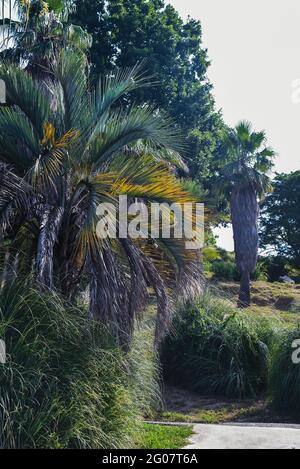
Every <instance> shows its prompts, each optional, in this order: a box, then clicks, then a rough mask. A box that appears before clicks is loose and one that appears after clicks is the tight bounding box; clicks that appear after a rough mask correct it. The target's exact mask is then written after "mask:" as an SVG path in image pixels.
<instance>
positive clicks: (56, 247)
mask: <svg viewBox="0 0 300 469" xmlns="http://www.w3.org/2000/svg"><path fill="white" fill-rule="evenodd" d="M53 73H54V74H55V77H56V82H57V83H58V85H59V88H58V89H57V95H58V96H59V97H60V103H59V105H58V106H57V110H56V112H52V110H51V103H50V101H49V99H48V98H47V96H45V95H44V94H43V93H42V92H41V90H40V88H38V87H36V86H35V82H34V81H33V79H32V77H31V75H30V74H28V73H27V72H25V71H24V70H21V69H20V68H18V67H17V66H14V65H1V66H0V79H2V80H4V81H5V84H6V91H7V97H8V102H9V103H10V106H6V107H4V108H0V160H1V162H2V163H1V166H0V229H1V238H2V240H3V241H5V242H7V241H9V242H10V243H9V245H8V253H7V256H6V263H7V265H8V267H11V268H13V269H14V270H17V271H19V270H20V269H23V270H24V271H26V272H27V273H28V272H30V270H31V269H32V268H33V262H32V261H33V259H34V271H35V273H36V279H37V281H38V283H39V284H40V285H41V286H43V288H50V289H52V288H53V287H56V288H58V289H60V290H61V291H62V293H63V294H64V295H65V296H67V297H69V298H71V297H74V295H76V293H77V291H78V287H80V288H81V289H86V288H87V287H88V288H89V291H90V294H89V298H90V315H91V317H93V318H95V319H97V320H100V321H102V322H103V323H105V324H106V325H110V327H111V329H112V333H114V335H115V336H116V337H117V339H118V340H119V343H120V344H121V345H123V346H124V347H127V346H128V344H129V343H130V339H131V336H132V331H133V327H134V322H135V318H136V317H137V315H138V314H139V313H140V312H141V311H143V309H144V307H145V304H146V301H147V287H148V286H149V285H151V286H153V289H154V291H155V293H156V295H157V300H158V316H157V328H156V338H157V340H158V339H159V338H160V337H161V336H162V334H163V332H164V331H165V329H166V327H167V325H168V321H169V318H170V313H171V304H172V301H171V299H170V295H169V292H170V291H174V292H176V297H178V296H180V295H181V294H183V295H185V296H186V295H188V293H192V292H193V291H194V289H196V290H197V289H198V288H199V287H200V285H201V282H200V272H199V271H200V264H199V262H198V255H197V252H195V251H187V250H186V249H185V241H184V239H173V238H171V239H155V240H154V239H151V238H146V239H144V240H142V239H139V240H135V241H134V240H132V239H130V240H129V239H119V238H118V240H114V239H113V240H111V239H107V240H102V239H100V238H99V237H98V236H97V234H96V226H97V223H98V216H97V207H98V205H99V204H100V203H107V202H109V203H110V204H112V206H113V207H115V208H116V210H117V208H118V197H119V195H124V194H125V195H127V196H129V197H131V198H132V199H136V198H139V199H143V200H144V201H145V203H150V201H151V202H155V201H157V202H160V203H163V202H167V203H173V202H177V203H179V204H182V203H185V202H193V201H194V200H195V199H194V198H193V197H191V195H190V194H189V193H188V192H187V191H186V190H184V188H183V187H182V184H181V183H180V181H179V180H177V179H176V178H175V176H174V170H173V169H172V168H173V164H174V163H176V162H177V163H178V164H180V162H181V159H180V157H179V155H178V153H177V150H178V149H179V148H180V145H178V135H177V131H176V129H174V128H173V126H172V125H171V123H170V121H169V120H168V118H167V117H166V116H165V115H164V114H162V113H161V112H157V111H156V110H155V109H154V108H153V107H149V106H148V107H147V106H141V107H138V106H125V107H120V99H121V98H122V97H123V96H124V95H126V94H127V93H129V92H130V91H132V90H134V89H137V88H139V87H141V86H143V85H145V84H147V83H146V82H145V79H144V78H143V76H141V75H140V70H139V67H135V68H134V69H132V70H130V71H127V72H120V73H117V74H114V76H110V77H107V78H106V79H104V80H102V82H100V85H99V86H98V87H97V89H96V90H95V91H89V86H88V78H87V76H86V68H85V66H84V64H83V63H82V61H81V59H80V57H78V56H77V55H76V54H74V53H72V52H71V51H68V52H63V53H61V55H60V59H59V61H58V63H57V66H56V67H55V68H54V70H53ZM165 159H168V160H169V163H166V162H165ZM170 163H172V164H170ZM110 207H111V206H110ZM109 213H111V214H112V215H113V209H111V208H110V209H109ZM175 221H176V220H174V222H175ZM22 253H24V254H22Z"/></svg>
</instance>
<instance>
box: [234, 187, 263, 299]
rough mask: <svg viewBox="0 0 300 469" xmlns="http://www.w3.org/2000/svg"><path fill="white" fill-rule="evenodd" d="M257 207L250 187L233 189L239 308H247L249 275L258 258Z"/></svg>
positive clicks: (254, 194)
mask: <svg viewBox="0 0 300 469" xmlns="http://www.w3.org/2000/svg"><path fill="white" fill-rule="evenodd" d="M258 215H259V206H258V202H257V195H256V191H255V189H254V188H253V187H252V186H250V185H249V186H248V187H246V188H243V189H240V188H239V189H237V188H236V189H234V190H233V192H232V195H231V218H232V227H233V234H234V249H235V257H236V265H237V268H238V270H239V272H240V274H241V285H240V295H239V306H240V307H248V306H249V305H250V302H251V297H250V275H251V273H253V272H254V271H255V268H256V263H257V257H258V246H259V239H258Z"/></svg>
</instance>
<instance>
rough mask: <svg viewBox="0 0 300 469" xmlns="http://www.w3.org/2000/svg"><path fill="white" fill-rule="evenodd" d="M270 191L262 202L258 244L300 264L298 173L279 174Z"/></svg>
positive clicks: (299, 184)
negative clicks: (260, 243)
mask: <svg viewBox="0 0 300 469" xmlns="http://www.w3.org/2000/svg"><path fill="white" fill-rule="evenodd" d="M273 185H274V191H273V192H272V193H271V194H269V195H268V196H267V198H266V200H265V203H264V206H263V209H262V219H261V241H262V245H263V247H265V248H271V249H273V250H276V252H277V253H278V254H279V255H281V256H284V257H287V258H288V259H289V260H290V261H291V262H292V263H294V264H295V266H296V267H299V265H300V209H299V207H300V171H296V172H293V173H290V174H279V175H277V177H276V178H275V180H274V183H273Z"/></svg>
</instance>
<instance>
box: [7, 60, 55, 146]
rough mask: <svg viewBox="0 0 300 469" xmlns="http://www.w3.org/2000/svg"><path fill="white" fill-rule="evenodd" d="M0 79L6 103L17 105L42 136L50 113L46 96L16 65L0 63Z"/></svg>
mask: <svg viewBox="0 0 300 469" xmlns="http://www.w3.org/2000/svg"><path fill="white" fill-rule="evenodd" d="M0 79H1V80H3V81H4V83H5V87H6V96H7V102H8V104H11V105H15V106H17V107H18V108H19V109H20V110H21V111H22V112H23V113H24V114H25V115H26V116H27V118H28V119H29V121H30V122H31V123H32V126H33V128H34V130H35V132H36V133H37V135H38V136H39V137H40V138H42V135H43V126H44V123H45V122H47V121H48V120H49V119H48V117H49V113H50V103H49V101H48V100H47V98H46V97H45V96H44V95H43V94H42V93H41V92H40V90H39V88H38V87H37V85H36V83H35V82H34V81H33V79H32V77H31V76H30V75H29V74H28V73H25V72H24V70H22V69H20V68H19V67H18V66H16V65H6V64H3V65H1V66H0Z"/></svg>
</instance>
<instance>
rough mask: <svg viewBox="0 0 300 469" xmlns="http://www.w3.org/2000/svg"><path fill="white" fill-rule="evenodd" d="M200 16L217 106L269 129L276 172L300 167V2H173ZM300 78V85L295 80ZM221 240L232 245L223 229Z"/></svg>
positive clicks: (228, 117) (232, 119)
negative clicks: (275, 156)
mask: <svg viewBox="0 0 300 469" xmlns="http://www.w3.org/2000/svg"><path fill="white" fill-rule="evenodd" d="M169 3H171V4H172V5H173V6H175V7H176V9H177V10H178V11H179V13H180V14H181V16H182V17H184V18H186V17H187V16H188V15H190V16H191V17H193V18H196V19H199V20H200V21H201V23H202V28H203V43H204V46H205V47H207V48H208V55H209V59H210V60H211V62H212V65H211V67H210V69H209V78H210V80H211V82H212V83H213V85H214V95H215V99H216V105H217V108H222V110H223V115H224V119H225V122H226V123H228V124H229V125H232V126H233V125H235V124H236V123H237V122H238V121H239V120H242V119H247V120H250V121H251V122H252V123H253V125H254V127H255V128H256V129H257V130H262V129H264V130H266V132H267V136H268V143H269V145H271V146H272V147H273V148H274V149H275V150H276V152H277V153H278V157H277V159H276V166H275V170H276V171H277V172H289V171H293V170H300V1H299V0H252V1H250V2H249V0H247V1H246V0H169ZM297 80H298V83H297ZM219 241H220V242H219V244H220V245H222V247H225V248H227V249H232V248H233V243H232V233H231V232H230V231H228V230H225V231H224V230H222V231H221V233H220V240H219Z"/></svg>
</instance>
